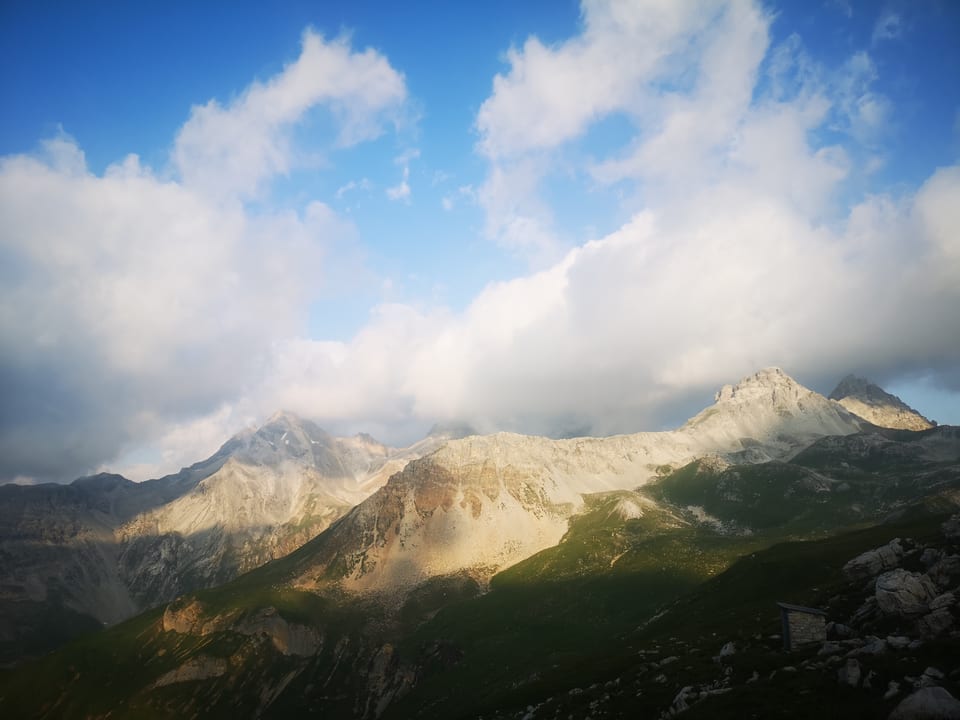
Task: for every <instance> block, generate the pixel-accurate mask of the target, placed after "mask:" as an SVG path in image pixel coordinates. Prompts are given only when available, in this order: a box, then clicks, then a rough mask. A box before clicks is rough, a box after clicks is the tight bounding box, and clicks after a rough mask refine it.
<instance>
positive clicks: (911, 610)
mask: <svg viewBox="0 0 960 720" xmlns="http://www.w3.org/2000/svg"><path fill="white" fill-rule="evenodd" d="M938 594H939V593H938V592H937V588H936V586H935V585H934V584H933V581H932V580H931V579H930V578H929V577H928V576H927V575H923V574H920V573H912V572H908V571H907V570H903V569H901V568H898V569H896V570H891V571H889V572H885V573H883V574H882V575H880V576H879V577H878V578H877V583H876V590H875V593H874V596H875V597H876V599H877V607H879V608H880V610H881V611H882V612H883V613H884V614H885V615H898V616H901V617H908V616H914V615H922V614H923V613H925V612H926V611H927V609H928V605H929V602H930V601H931V600H932V599H933V598H934V597H936V596H937V595H938Z"/></svg>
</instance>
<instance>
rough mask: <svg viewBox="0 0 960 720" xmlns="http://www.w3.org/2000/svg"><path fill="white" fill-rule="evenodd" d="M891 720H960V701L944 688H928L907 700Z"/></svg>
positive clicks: (895, 710)
mask: <svg viewBox="0 0 960 720" xmlns="http://www.w3.org/2000/svg"><path fill="white" fill-rule="evenodd" d="M889 720H960V701H958V700H957V699H956V698H955V697H953V695H951V694H950V693H949V692H947V691H946V690H944V689H943V688H942V687H927V688H922V689H920V690H918V691H917V692H915V693H913V694H912V695H910V696H909V697H907V698H905V699H904V700H903V701H902V702H901V703H900V704H899V705H897V707H896V708H894V710H893V712H892V713H890V718H889Z"/></svg>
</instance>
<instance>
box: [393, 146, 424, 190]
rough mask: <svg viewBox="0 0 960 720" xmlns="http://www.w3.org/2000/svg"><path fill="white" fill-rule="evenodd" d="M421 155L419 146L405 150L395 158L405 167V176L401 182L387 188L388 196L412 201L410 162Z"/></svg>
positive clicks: (394, 160)
mask: <svg viewBox="0 0 960 720" xmlns="http://www.w3.org/2000/svg"><path fill="white" fill-rule="evenodd" d="M419 157H420V151H419V150H418V149H417V148H410V149H407V150H404V151H403V152H402V153H400V154H399V155H397V157H395V158H394V159H393V162H394V164H395V165H401V166H402V167H403V177H402V179H401V180H400V182H399V183H397V184H396V185H393V186H392V187H388V188H387V197H388V198H390V199H391V200H403V201H404V202H407V203H409V202H410V193H411V189H410V163H411V162H412V161H413V160H416V159H417V158H419Z"/></svg>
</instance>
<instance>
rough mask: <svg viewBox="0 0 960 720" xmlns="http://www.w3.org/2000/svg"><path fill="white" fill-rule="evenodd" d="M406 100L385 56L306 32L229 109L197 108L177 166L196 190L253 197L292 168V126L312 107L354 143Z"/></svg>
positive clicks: (176, 155) (345, 142) (374, 132)
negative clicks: (285, 59)
mask: <svg viewBox="0 0 960 720" xmlns="http://www.w3.org/2000/svg"><path fill="white" fill-rule="evenodd" d="M405 99H406V87H405V84H404V80H403V76H402V75H400V74H399V73H398V72H397V71H396V70H394V69H393V68H392V67H391V66H390V64H389V63H388V62H387V60H386V59H385V58H384V57H383V56H382V55H380V54H378V53H377V52H375V51H373V50H366V51H364V52H359V53H358V52H354V51H353V50H352V49H351V47H350V44H349V41H348V40H347V39H346V38H340V39H338V40H335V41H332V42H326V41H325V40H324V39H323V37H321V36H320V35H318V34H317V33H315V32H313V31H311V30H308V31H306V32H305V33H304V34H303V42H302V48H301V52H300V56H299V57H298V58H297V60H296V61H295V62H293V63H291V64H290V65H287V66H286V67H285V68H284V69H283V72H281V73H280V74H278V75H276V76H274V77H273V78H270V80H268V81H267V82H264V83H260V82H255V83H253V84H252V85H251V86H250V87H248V88H247V89H246V90H245V91H244V92H243V94H241V95H240V97H238V98H237V99H236V100H234V101H233V102H231V103H230V104H229V105H228V106H226V107H224V106H222V105H221V104H220V103H219V102H217V101H216V100H211V101H209V102H208V103H207V104H206V105H199V106H195V107H194V108H193V110H192V111H191V114H190V119H189V120H188V121H187V122H186V124H185V125H184V126H183V127H182V128H181V129H180V132H179V134H178V135H177V139H176V143H175V145H174V151H173V162H174V166H175V168H176V170H177V172H178V173H179V175H180V177H181V178H182V179H183V183H184V185H185V186H187V187H189V188H191V189H193V190H197V191H201V192H203V193H205V194H208V195H210V196H212V197H217V198H222V197H232V196H240V197H250V196H254V195H256V194H257V192H258V191H259V190H260V188H261V186H262V184H263V183H264V182H265V181H266V180H267V179H269V178H270V177H272V176H274V175H277V174H284V173H287V172H289V171H290V169H291V165H292V163H293V154H292V152H291V145H290V138H289V135H288V131H289V129H290V128H291V126H292V125H294V124H295V123H297V122H298V121H300V120H302V119H303V117H304V115H305V113H306V112H307V111H308V110H309V109H310V108H313V107H317V106H324V107H326V108H328V109H329V111H330V112H331V113H332V114H333V115H334V116H335V117H336V118H337V120H338V125H339V135H338V138H337V142H338V144H339V145H342V146H349V145H353V144H356V143H358V142H362V141H364V140H369V139H372V138H374V137H377V136H378V135H379V134H380V133H381V132H382V129H383V126H384V123H385V122H387V121H390V120H396V118H397V116H398V112H399V110H400V108H401V106H402V104H403V102H404V100H405Z"/></svg>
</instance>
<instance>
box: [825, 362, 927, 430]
mask: <svg viewBox="0 0 960 720" xmlns="http://www.w3.org/2000/svg"><path fill="white" fill-rule="evenodd" d="M829 397H830V399H831V400H836V401H837V402H838V403H839V404H840V405H843V407H845V408H846V409H847V410H849V411H850V412H852V413H853V414H854V415H856V416H858V417H861V418H863V419H864V420H866V421H868V422H870V423H873V424H874V425H877V426H879V427H886V428H895V429H899V430H928V429H930V428H932V427H934V426H935V425H936V423H934V422H931V421H930V420H927V418H925V417H924V416H923V415H921V414H920V413H918V412H917V411H916V410H914V409H913V408H912V407H910V406H909V405H907V404H906V403H905V402H903V401H902V400H901V399H900V398H898V397H897V396H896V395H891V394H890V393H888V392H886V391H885V390H884V389H883V388H881V387H879V386H877V385H874V384H873V383H872V382H870V381H869V380H864V379H863V378H859V377H857V376H856V375H847V376H846V377H845V378H844V379H843V380H841V381H840V384H839V385H837V387H836V388H834V390H833V392H832V393H830V396H829Z"/></svg>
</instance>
